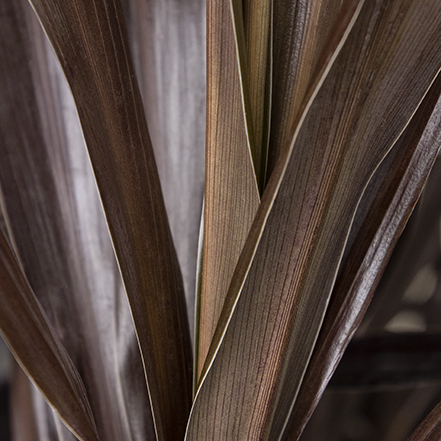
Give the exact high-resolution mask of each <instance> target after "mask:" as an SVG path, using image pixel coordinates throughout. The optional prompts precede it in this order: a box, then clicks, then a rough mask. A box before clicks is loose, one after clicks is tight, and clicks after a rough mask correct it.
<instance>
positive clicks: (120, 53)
mask: <svg viewBox="0 0 441 441" xmlns="http://www.w3.org/2000/svg"><path fill="white" fill-rule="evenodd" d="M32 4H33V6H34V8H35V10H36V12H37V15H38V16H39V19H40V21H41V23H42V25H43V27H44V28H45V31H46V33H47V35H48V37H49V39H50V41H51V43H52V45H53V47H54V49H55V52H56V54H57V56H58V58H59V60H60V63H61V65H62V68H63V70H64V72H65V74H66V77H67V80H68V82H69V85H70V88H71V90H72V93H73V96H74V99H75V103H76V106H77V109H78V114H79V117H80V122H81V124H82V129H83V133H84V137H85V140H86V144H87V147H88V151H89V155H90V158H91V162H92V166H93V169H94V172H95V176H96V179H97V184H98V188H99V191H100V195H101V198H102V202H103V207H104V211H105V213H106V217H107V221H108V225H109V229H110V233H111V237H112V240H113V245H114V248H115V253H116V256H117V259H118V263H119V267H120V270H121V274H122V277H123V281H124V285H125V288H126V290H127V295H128V298H129V303H130V306H131V310H132V314H133V319H134V322H135V327H136V332H137V335H138V339H139V344H140V349H141V355H142V357H143V363H144V368H145V371H146V378H147V383H148V389H149V395H150V400H151V404H152V413H153V419H154V423H155V429H156V433H157V437H158V439H159V440H163V439H167V440H171V439H180V438H182V434H183V431H184V428H185V424H186V420H187V415H188V411H189V407H190V400H191V364H192V363H191V344H190V337H189V329H188V321H187V316H186V308H185V298H184V293H183V286H182V279H181V275H180V270H179V266H178V261H177V258H176V253H175V250H174V246H173V242H172V238H171V234H170V229H169V227H168V222H167V216H166V212H165V206H164V202H163V199H162V194H161V188H160V183H159V178H158V172H157V169H156V165H155V161H154V156H153V150H152V146H151V142H150V138H149V134H148V130H147V125H146V123H145V118H144V112H143V108H142V103H141V98H140V94H139V90H138V86H137V83H136V80H135V77H134V71H133V67H132V63H131V59H130V55H129V48H128V41H127V35H126V30H125V25H124V19H123V14H122V9H121V5H120V3H119V2H118V1H116V0H115V1H111V0H93V1H92V2H90V1H83V0H69V1H59V0H49V1H44V0H35V1H32Z"/></svg>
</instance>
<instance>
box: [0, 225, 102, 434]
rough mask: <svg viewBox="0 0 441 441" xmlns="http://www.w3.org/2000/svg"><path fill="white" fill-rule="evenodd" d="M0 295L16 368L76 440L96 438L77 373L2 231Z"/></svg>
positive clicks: (2, 325)
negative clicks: (22, 372)
mask: <svg viewBox="0 0 441 441" xmlns="http://www.w3.org/2000/svg"><path fill="white" fill-rule="evenodd" d="M0 297H1V305H2V307H1V309H0V331H1V333H2V336H3V338H4V340H5V342H6V343H7V345H8V346H9V348H10V350H11V352H12V353H13V355H14V357H15V358H16V359H17V361H18V362H19V363H20V366H21V367H22V368H23V369H24V370H25V372H26V373H27V375H28V376H29V377H30V378H31V379H32V381H33V382H34V383H35V385H36V386H37V387H38V388H39V389H40V390H41V391H42V393H43V394H44V395H45V397H46V399H47V400H48V401H49V402H50V403H51V405H52V406H53V407H54V408H55V409H56V411H57V413H58V414H59V416H60V417H61V418H62V419H63V420H64V422H65V424H67V426H68V427H69V428H70V430H71V431H72V432H73V433H74V434H75V435H76V436H77V437H78V438H79V439H80V440H82V441H89V440H90V441H96V440H98V439H99V437H98V433H97V429H96V426H95V422H94V419H93V415H92V411H91V409H90V405H89V401H88V399H87V397H86V394H85V390H84V385H83V383H82V381H81V378H80V376H79V374H78V371H77V370H76V369H75V367H74V366H73V364H72V360H71V359H70V358H69V356H68V355H67V353H66V350H65V349H64V348H63V347H62V345H61V343H60V341H59V340H58V338H57V337H56V336H55V333H54V331H53V329H52V327H51V326H50V325H49V323H48V320H47V318H46V316H45V314H44V313H43V311H42V309H41V307H40V305H39V304H38V301H37V299H36V298H35V295H34V293H33V292H32V290H31V288H30V287H29V285H28V283H27V281H26V279H25V277H24V275H23V273H22V271H21V269H20V267H19V266H18V264H17V262H16V260H15V258H14V256H13V254H12V252H11V250H10V248H9V245H8V243H7V241H6V239H5V237H4V235H3V233H0ZM30 336H32V337H31V338H30Z"/></svg>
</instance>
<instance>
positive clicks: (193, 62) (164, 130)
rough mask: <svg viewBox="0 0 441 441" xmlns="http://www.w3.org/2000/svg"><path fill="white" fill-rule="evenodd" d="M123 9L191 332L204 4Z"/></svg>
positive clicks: (135, 0) (200, 185)
mask: <svg viewBox="0 0 441 441" xmlns="http://www.w3.org/2000/svg"><path fill="white" fill-rule="evenodd" d="M123 5H126V6H127V9H128V10H127V14H126V21H127V25H128V31H129V40H130V45H131V48H132V53H133V57H134V62H135V63H134V64H135V69H136V74H137V78H138V82H139V86H140V91H141V95H142V98H143V103H144V109H145V112H146V118H147V124H148V127H149V132H150V136H151V139H152V144H153V150H154V152H155V158H156V163H157V166H158V171H159V177H160V180H161V188H162V191H163V194H164V201H165V207H166V209H167V215H168V219H169V223H170V229H171V232H172V236H173V240H174V244H175V247H176V252H177V255H178V259H179V264H180V267H181V271H182V277H183V280H184V287H185V295H186V299H187V310H188V316H189V322H190V324H191V325H193V323H194V307H195V305H194V302H195V298H194V293H195V273H196V256H197V243H198V231H199V223H200V218H201V208H202V197H203V192H204V177H205V172H204V165H205V163H204V149H205V69H206V67H205V52H206V44H205V21H206V17H205V15H206V9H205V1H203V0H185V1H175V0H159V1H151V0H150V1H145V0H124V1H123Z"/></svg>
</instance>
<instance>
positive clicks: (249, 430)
mask: <svg viewBox="0 0 441 441" xmlns="http://www.w3.org/2000/svg"><path fill="white" fill-rule="evenodd" d="M422 23H425V25H424V26H422ZM440 23H441V5H440V4H438V3H437V2H435V1H425V2H423V3H422V2H420V1H419V2H416V1H413V2H412V1H401V2H387V1H386V2H366V3H365V5H364V8H363V10H362V12H361V15H360V18H359V20H358V21H357V23H356V26H355V27H354V29H353V31H352V33H351V35H350V37H349V39H348V41H347V42H346V45H345V47H344V48H343V50H342V52H341V53H340V55H339V57H338V59H337V62H336V63H335V64H334V66H333V68H332V70H331V72H330V75H329V76H328V77H327V79H326V80H325V82H324V84H323V87H322V88H321V89H320V92H319V93H318V95H317V97H316V99H315V101H314V103H313V106H312V108H311V110H310V111H309V114H308V117H307V118H306V120H305V122H304V123H303V125H302V126H301V129H300V132H299V135H298V137H297V139H296V136H293V138H292V139H293V140H294V141H295V142H293V144H291V146H290V148H289V149H287V150H286V151H283V152H282V155H281V156H280V159H279V162H278V163H277V165H276V168H275V173H274V174H273V176H272V178H271V181H270V182H269V185H268V188H267V190H266V193H265V194H264V197H263V199H262V203H261V208H260V209H259V211H258V214H257V217H256V221H255V223H254V224H253V227H252V229H251V233H250V236H249V237H248V239H247V243H246V244H245V248H244V252H243V253H242V255H241V259H240V261H239V264H238V268H237V271H236V273H235V276H234V277H233V281H232V284H231V286H230V290H229V294H228V297H227V300H226V303H225V307H224V311H223V314H224V312H225V315H226V316H227V319H226V320H227V321H228V320H230V324H229V326H228V328H227V330H226V332H225V334H224V338H223V341H222V344H221V345H220V348H219V349H218V353H217V356H216V358H215V359H214V362H213V364H212V365H211V369H210V370H209V371H208V373H207V375H206V376H205V377H204V379H203V381H204V382H203V384H202V385H201V387H200V390H199V395H198V396H197V398H196V402H195V405H194V407H193V411H192V415H191V419H190V422H189V427H188V430H187V439H196V438H198V437H201V436H202V437H204V436H205V437H206V438H210V437H211V436H213V434H214V433H216V436H220V438H228V439H240V438H242V439H243V438H246V439H277V438H278V437H279V436H280V435H281V433H282V430H283V428H284V426H285V424H286V419H287V416H288V415H289V412H290V408H291V406H292V404H293V402H294V400H295V397H296V395H297V392H298V388H299V387H300V384H301V381H302V378H303V375H304V372H305V369H306V366H307V363H308V360H309V358H310V356H311V352H312V349H313V347H314V343H315V341H316V338H317V335H318V332H319V330H320V326H321V323H322V320H323V316H324V312H325V310H326V306H327V303H328V299H329V296H330V292H331V289H332V286H333V283H334V280H335V274H336V271H337V269H338V265H339V261H340V258H341V254H342V252H343V249H344V246H345V242H346V238H347V235H348V232H349V229H350V226H351V220H352V217H353V215H354V213H355V211H356V207H357V205H358V202H359V199H360V197H361V195H362V193H363V191H364V188H365V186H366V185H367V183H368V181H369V180H370V178H371V176H372V174H373V173H374V171H375V169H376V168H377V167H378V165H379V163H380V162H381V161H382V159H383V158H384V156H385V155H386V153H387V152H388V150H389V149H390V148H391V146H392V145H393V143H394V142H395V140H396V139H397V138H398V137H399V135H400V134H401V132H402V131H403V130H404V128H405V126H406V125H407V124H408V122H409V120H410V118H411V117H412V115H413V113H414V112H415V109H416V108H417V107H418V105H419V104H420V102H421V100H422V98H423V97H424V95H425V93H426V91H427V90H428V88H429V87H430V85H431V83H432V81H433V78H434V77H435V76H436V75H437V73H438V70H439V66H440V65H441V54H440V53H439V51H437V47H436V44H435V43H434V42H435V41H437V39H438V38H439V37H440V36H441V25H440ZM410 45H411V47H412V50H411V51H410V50H409V46H410ZM421 52H422V53H421ZM409 89H410V91H411V92H409V91H408V90H409ZM404 90H405V91H406V92H403V91H404ZM294 133H295V132H294ZM293 145H294V147H295V148H292V146H293ZM285 167H286V169H285ZM285 170H286V172H285ZM279 185H280V186H279ZM267 198H268V199H267ZM269 208H271V210H270V211H269ZM256 244H257V246H256ZM253 256H254V259H252V258H253ZM251 260H252V262H251ZM250 262H251V265H250V267H249V269H248V266H249V263H250ZM238 292H240V296H239V298H238V300H236V299H237V293H238ZM229 299H232V300H230V301H229ZM232 309H234V311H233V314H232V315H231V318H230V319H229V318H228V317H230V311H231V310H232ZM220 321H221V322H222V318H221V320H220ZM217 343H218V341H217V339H216V335H215V337H214V343H213V348H214V352H215V351H216V350H217ZM207 367H208V366H207ZM221 414H222V418H221V416H220V415H221ZM220 420H222V423H221V425H220V423H219V421H220Z"/></svg>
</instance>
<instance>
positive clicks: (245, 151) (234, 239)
mask: <svg viewBox="0 0 441 441" xmlns="http://www.w3.org/2000/svg"><path fill="white" fill-rule="evenodd" d="M207 20H208V24H207V28H208V29H207V52H208V54H207V146H206V149H207V154H206V186H205V207H204V216H205V219H204V249H203V267H202V268H203V269H202V289H201V297H200V317H199V318H198V321H199V326H198V328H199V329H198V331H197V335H198V338H199V349H198V353H197V366H198V373H200V372H201V370H202V366H203V365H204V362H205V357H206V354H207V352H208V348H209V346H210V343H211V338H212V336H213V334H214V330H215V329H216V325H217V321H218V318H219V314H220V311H221V310H222V306H223V302H224V299H225V295H226V293H227V290H228V285H229V283H230V281H231V277H232V275H233V272H234V268H235V266H236V263H237V259H238V258H239V254H240V252H241V251H242V246H243V244H244V242H245V239H246V237H247V235H248V232H249V229H250V227H251V223H252V221H253V219H254V216H255V214H256V211H257V207H258V204H259V201H260V197H259V191H258V187H257V182H256V178H255V174H254V168H253V162H252V159H251V153H250V147H249V140H248V132H247V129H246V121H245V118H244V108H243V104H242V92H241V83H240V77H239V68H238V58H237V53H236V44H235V39H234V30H233V22H232V17H231V10H230V4H229V1H228V0H212V1H209V2H208V5H207Z"/></svg>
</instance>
